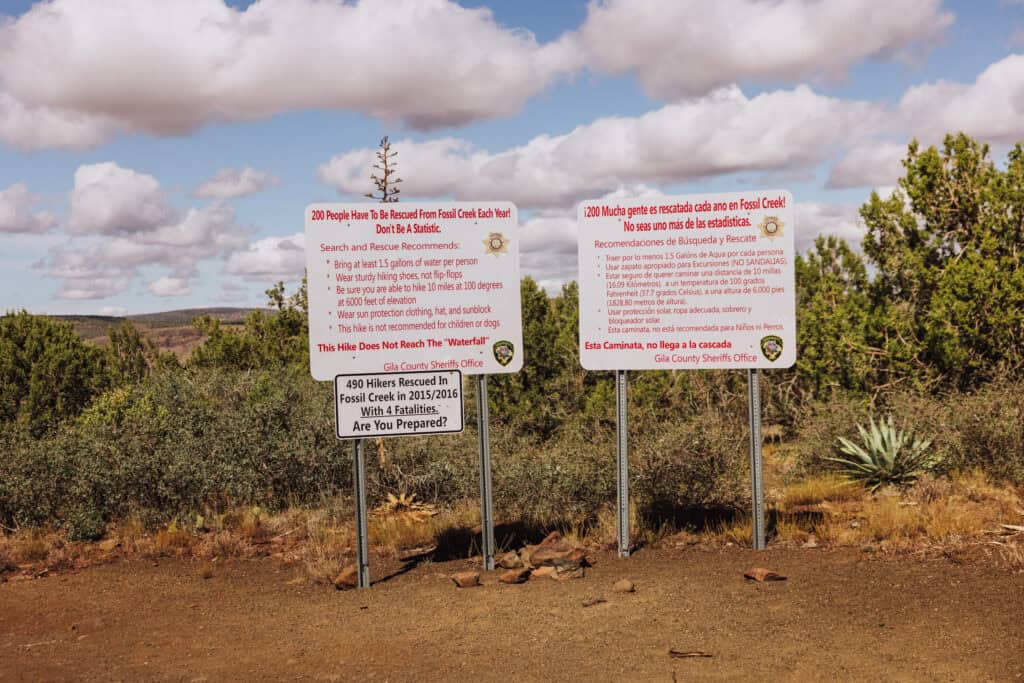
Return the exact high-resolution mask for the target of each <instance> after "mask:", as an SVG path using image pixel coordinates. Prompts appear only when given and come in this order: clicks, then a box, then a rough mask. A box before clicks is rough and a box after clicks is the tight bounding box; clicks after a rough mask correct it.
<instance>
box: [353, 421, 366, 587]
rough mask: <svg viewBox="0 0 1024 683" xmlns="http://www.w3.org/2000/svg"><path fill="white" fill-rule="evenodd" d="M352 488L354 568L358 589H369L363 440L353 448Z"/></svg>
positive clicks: (358, 441) (356, 442) (356, 441)
mask: <svg viewBox="0 0 1024 683" xmlns="http://www.w3.org/2000/svg"><path fill="white" fill-rule="evenodd" d="M352 450H353V453H352V455H353V477H352V479H353V488H354V489H355V501H354V502H355V507H356V567H357V568H358V572H359V587H360V588H369V587H370V558H369V555H370V533H369V531H368V530H367V528H366V459H365V457H364V455H363V440H362V439H356V440H355V446H354V447H353V449H352Z"/></svg>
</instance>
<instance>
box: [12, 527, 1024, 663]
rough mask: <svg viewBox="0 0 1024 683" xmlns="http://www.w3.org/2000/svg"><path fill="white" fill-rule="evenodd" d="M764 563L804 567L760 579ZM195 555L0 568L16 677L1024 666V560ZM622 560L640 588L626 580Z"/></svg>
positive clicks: (684, 553) (659, 553)
mask: <svg viewBox="0 0 1024 683" xmlns="http://www.w3.org/2000/svg"><path fill="white" fill-rule="evenodd" d="M751 566H766V567H769V568H771V569H774V570H776V571H778V572H781V573H783V574H785V575H786V576H788V580H787V581H782V582H775V583H754V582H750V581H746V580H745V579H744V578H743V572H744V570H746V569H748V568H750V567H751ZM199 567H200V565H199V563H197V562H192V561H185V560H161V561H160V562H158V563H154V562H153V561H141V560H134V561H125V562H121V563H115V564H108V565H105V566H98V567H92V568H89V569H87V570H85V571H82V572H80V573H77V574H71V575H57V576H50V577H47V578H42V579H35V580H27V581H9V582H7V583H3V584H0V681H5V682H6V681H22V680H25V681H37V680H123V681H140V680H169V681H219V680H232V681H236V680H237V681H259V680H314V681H315V680H330V681H441V680H445V681H492V680H494V681H504V682H508V681H517V682H520V681H550V680H595V681H623V680H625V681H666V682H667V681H693V680H708V681H717V680H757V679H761V680H800V681H804V680H806V681H820V680H829V679H839V680H858V681H870V680H902V681H913V680H949V681H965V680H1000V681H1005V680H1024V654H1022V653H1024V574H1021V573H1010V572H1008V571H1005V570H998V569H994V568H991V567H985V566H980V565H976V564H965V565H960V564H955V563H953V562H950V561H947V560H917V559H911V558H907V557H903V558H897V559H893V558H888V559H887V558H879V557H877V556H875V555H872V554H869V553H864V552H858V551H854V550H841V551H831V550H824V549H816V550H811V549H796V550H793V549H775V550H769V551H767V552H764V553H755V552H754V551H751V550H747V549H741V548H721V549H708V548H701V547H692V548H681V549H674V550H651V549H645V550H641V551H640V552H638V553H636V554H635V555H634V556H633V557H632V558H629V559H628V560H619V559H618V558H616V557H615V556H614V555H613V554H604V555H599V556H598V557H597V562H596V566H594V567H593V568H590V569H588V570H587V575H586V577H585V578H583V579H576V580H569V581H564V582H556V581H554V580H551V579H547V578H545V579H533V580H531V581H530V582H528V583H526V584H523V585H504V584H499V583H497V573H494V574H485V575H484V582H485V585H483V586H481V587H477V588H468V589H458V588H456V587H455V586H454V585H453V584H452V582H451V581H450V580H449V579H448V578H447V577H448V575H450V574H451V573H452V572H454V571H458V570H461V569H466V568H473V567H474V565H473V564H472V563H471V562H469V561H458V562H445V563H426V564H420V565H418V566H416V567H414V568H411V569H408V570H406V571H399V572H398V573H395V571H396V569H398V567H397V566H396V565H393V564H392V565H390V566H389V565H387V564H386V563H382V562H380V561H376V563H375V565H374V566H373V567H372V570H373V575H374V579H375V580H376V581H377V583H376V584H375V585H374V586H373V587H372V588H371V589H369V590H362V591H358V590H356V591H346V592H339V591H336V590H334V589H333V588H330V587H324V586H317V585H312V584H310V583H309V582H308V581H307V580H305V579H303V578H302V577H301V571H300V570H299V569H297V568H294V567H291V568H284V567H281V566H279V565H278V564H277V563H276V562H275V561H273V560H270V559H258V560H235V561H231V562H229V563H227V564H226V565H224V566H222V567H218V568H217V569H215V571H214V573H213V576H212V577H210V578H203V576H202V574H201V572H200V569H199ZM389 570H390V571H391V572H392V575H391V576H387V572H388V571H389ZM621 578H629V579H631V580H632V581H634V582H635V584H636V586H637V591H636V592H635V593H632V594H623V593H615V592H613V591H612V590H611V588H612V584H613V583H614V582H615V581H616V580H618V579H621ZM597 598H601V599H603V600H604V602H599V603H597V604H593V605H590V606H584V603H589V602H591V601H593V600H594V599H597ZM670 649H672V650H677V651H701V652H705V653H707V654H710V655H711V656H710V657H700V658H688V659H675V658H673V657H671V656H670V655H669V650H670Z"/></svg>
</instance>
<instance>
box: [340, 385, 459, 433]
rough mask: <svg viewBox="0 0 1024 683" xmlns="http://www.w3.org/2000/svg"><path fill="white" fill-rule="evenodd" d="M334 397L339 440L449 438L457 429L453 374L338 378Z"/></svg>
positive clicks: (456, 400)
mask: <svg viewBox="0 0 1024 683" xmlns="http://www.w3.org/2000/svg"><path fill="white" fill-rule="evenodd" d="M334 394H335V416H336V418H337V434H338V438H339V439H353V438H355V439H359V438H363V437H376V436H411V435H414V434H450V433H456V432H461V431H462V428H463V399H462V373H461V372H459V371H458V370H443V371H439V372H430V371H427V372H402V373H387V374H353V375H338V376H337V377H335V378H334Z"/></svg>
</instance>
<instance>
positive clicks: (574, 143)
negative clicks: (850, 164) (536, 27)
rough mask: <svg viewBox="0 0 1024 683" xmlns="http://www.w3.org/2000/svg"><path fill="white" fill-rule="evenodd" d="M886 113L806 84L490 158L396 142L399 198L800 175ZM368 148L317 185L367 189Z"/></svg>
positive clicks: (535, 193)
mask: <svg viewBox="0 0 1024 683" xmlns="http://www.w3.org/2000/svg"><path fill="white" fill-rule="evenodd" d="M884 119H885V112H884V110H883V109H882V108H881V107H879V106H876V105H872V104H869V103H866V102H849V101H843V100H838V99H835V98H830V97H824V96H821V95H818V94H815V93H814V92H812V91H811V90H810V89H809V88H807V87H805V86H799V87H797V88H795V89H793V90H780V91H775V92H770V93H764V94H761V95H757V96H755V97H751V98H748V97H746V96H745V95H744V94H743V93H742V92H741V91H740V90H739V88H736V87H730V88H724V89H722V90H719V91H716V92H714V93H712V94H710V95H708V96H706V97H701V98H697V99H692V100H687V101H683V102H678V103H674V104H670V105H666V106H665V107H662V108H660V109H657V110H655V111H652V112H648V113H647V114H644V115H643V116H639V117H613V118H604V119H598V120H597V121H594V122H593V123H590V124H587V125H583V126H579V127H578V128H576V129H575V130H573V131H572V132H570V133H567V134H565V135H560V136H549V135H541V136H538V137H536V138H533V139H532V140H530V141H529V142H528V143H527V144H526V145H523V146H521V147H515V148H512V149H509V150H506V151H504V152H499V153H490V152H487V151H485V150H481V149H478V148H476V147H474V146H473V145H472V143H470V142H467V141H465V140H459V139H454V138H444V139H439V140H430V141H426V142H412V141H409V140H405V141H399V142H395V143H394V144H393V148H394V149H395V151H397V152H398V157H397V159H396V160H397V162H398V168H399V174H400V175H401V176H402V178H404V182H403V184H402V191H403V196H416V197H440V196H453V197H455V198H457V199H494V198H497V197H501V198H503V199H508V200H510V201H513V202H515V203H516V204H518V205H520V206H523V207H565V206H568V205H570V204H572V203H574V202H576V201H579V200H581V199H584V198H588V197H594V196H599V195H601V194H604V193H606V192H609V191H612V190H613V189H615V188H617V187H619V186H622V185H630V184H635V183H650V182H675V181H683V180H694V179H698V178H703V177H708V176H714V175H720V174H727V173H733V172H739V171H750V170H778V169H794V168H803V167H807V166H810V165H812V164H815V163H817V162H819V161H821V160H823V159H825V158H828V157H829V156H830V155H831V154H832V153H833V152H834V151H835V150H837V149H839V148H841V147H844V146H846V145H848V144H855V143H856V142H857V141H858V140H861V139H864V138H866V137H867V136H868V135H869V134H871V133H874V131H876V130H877V129H878V128H879V127H880V126H881V125H882V123H883V122H884ZM374 152H375V150H372V149H360V150H355V151H351V152H347V153H343V154H339V155H337V156H335V157H333V158H332V159H331V160H330V161H328V162H327V163H325V164H323V165H321V166H320V169H319V173H320V178H321V179H322V180H323V181H324V182H325V183H327V184H328V185H331V186H333V187H335V188H337V189H338V190H339V191H340V192H342V193H347V194H350V195H356V196H358V195H361V194H363V193H365V192H366V191H368V190H369V189H370V188H369V186H368V181H367V169H369V168H370V166H371V164H372V163H373V160H374Z"/></svg>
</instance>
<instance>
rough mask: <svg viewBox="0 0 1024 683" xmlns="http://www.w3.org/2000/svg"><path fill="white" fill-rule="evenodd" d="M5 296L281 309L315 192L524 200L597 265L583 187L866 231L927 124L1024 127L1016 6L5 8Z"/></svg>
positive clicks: (539, 229) (646, 2)
mask: <svg viewBox="0 0 1024 683" xmlns="http://www.w3.org/2000/svg"><path fill="white" fill-rule="evenodd" d="M0 15H2V16H0V291H2V292H3V294H2V295H0V309H3V310H10V309H20V308H26V309H28V310H31V311H35V312H48V313H144V312H150V311H158V310H167V309H175V308H186V307H195V306H211V305H237V306H248V305H261V304H262V303H263V302H264V296H263V290H264V289H266V288H267V287H268V286H270V285H271V284H273V283H274V282H276V281H277V280H286V281H288V282H290V283H294V282H295V281H296V280H297V278H299V277H301V274H302V263H303V258H302V247H303V240H302V234H301V233H302V225H303V216H302V210H303V208H304V207H305V206H306V204H308V203H310V202H313V201H354V200H358V198H359V196H360V195H361V194H362V193H363V192H367V191H369V190H370V189H371V187H370V186H369V181H368V180H367V178H366V176H367V175H368V173H369V170H370V163H371V162H372V158H373V152H374V149H375V146H376V143H377V141H378V140H379V139H380V137H381V136H382V135H389V136H390V137H391V140H392V142H393V143H394V148H395V149H396V151H398V153H399V156H398V162H399V172H400V175H401V176H403V178H404V179H405V183H404V184H403V186H402V187H403V190H404V193H403V197H404V198H405V199H406V200H412V199H415V198H424V199H435V200H436V199H443V198H455V199H463V200H474V199H495V200H511V201H514V202H515V203H516V204H517V206H518V207H519V215H520V220H521V229H522V264H523V270H524V271H525V272H526V273H528V274H530V275H532V276H533V277H535V278H536V279H537V280H539V281H540V282H541V283H542V284H544V285H545V286H546V287H548V288H551V289H554V288H557V286H558V285H559V283H561V282H563V281H564V280H566V279H569V278H573V277H574V276H575V275H574V274H575V252H576V248H575V242H576V237H577V236H576V226H575V205H576V204H577V203H578V202H579V201H581V200H583V199H589V198H596V197H601V196H605V195H617V196H632V195H638V194H639V195H642V194H657V193H671V194H677V193H678V194H684V193H692V192H704V191H732V190H739V189H743V188H749V187H753V186H758V185H762V186H772V187H785V188H786V189H789V190H791V191H792V192H793V194H794V196H795V198H796V200H797V203H798V214H797V215H798V226H797V231H798V246H806V245H808V244H809V243H810V242H811V241H812V240H813V238H814V236H815V235H817V234H821V233H833V234H838V235H840V236H842V237H844V238H845V239H847V240H850V241H852V242H856V241H857V240H859V238H860V234H861V226H860V225H859V223H858V220H857V207H858V206H859V204H860V203H862V202H863V201H864V200H865V199H866V198H867V196H868V194H869V193H870V192H871V191H872V190H873V189H879V190H881V191H884V192H887V191H890V190H891V188H892V187H893V186H894V185H895V183H896V180H897V178H898V175H899V159H900V158H901V154H902V151H903V150H904V149H905V144H906V142H907V140H908V139H909V138H911V137H916V138H919V139H920V140H922V141H923V142H925V143H929V144H931V143H936V142H939V141H940V140H941V138H942V135H943V134H944V133H945V132H947V131H954V130H965V131H967V132H968V133H970V134H972V135H975V136H976V137H978V138H980V139H982V140H984V141H986V142H989V143H991V144H992V146H993V150H994V156H995V157H996V159H997V160H999V159H1000V157H1002V156H1003V155H1004V154H1005V151H1006V149H1007V148H1008V146H1009V145H1011V144H1013V143H1015V142H1016V141H1018V140H1021V139H1024V2H1022V1H1021V0H978V1H976V2H968V1H958V2H942V1H941V0H893V1H891V2H887V3H878V2H875V1H874V0H830V1H829V2H827V3H821V2H810V1H809V0H775V1H773V2H763V1H760V0H719V1H718V2H714V3H710V2H699V1H697V0H604V1H603V2H595V3H590V4H588V3H587V2H585V1H582V0H580V1H575V0H573V1H569V0H563V1H561V2H557V3H556V2H545V1H542V0H507V1H502V2H482V1H480V0H473V1H469V0H466V1H464V2H461V3H455V2H450V1H448V0H361V1H360V2H351V1H350V2H341V1H340V0H338V1H334V0H287V1H285V0H260V1H259V2H229V3H225V2H224V0H189V1H187V2H185V1H183V2H180V3H168V2H165V1H164V0H122V1H121V2H109V3H102V4H97V3H93V2H89V1H88V0H53V1H52V2H45V3H38V4H33V3H29V2H21V1H17V2H10V1H5V2H2V3H0Z"/></svg>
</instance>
